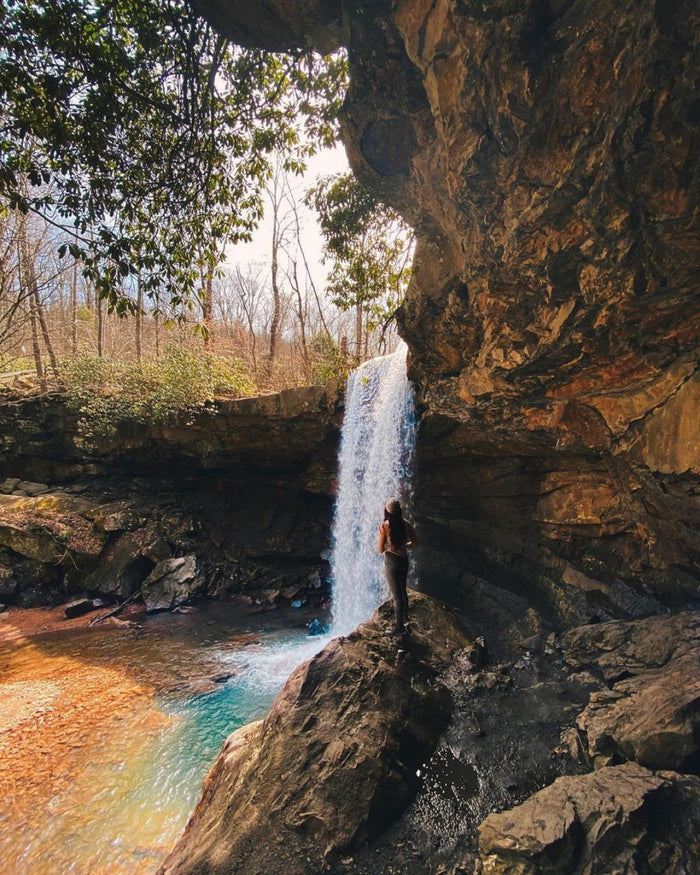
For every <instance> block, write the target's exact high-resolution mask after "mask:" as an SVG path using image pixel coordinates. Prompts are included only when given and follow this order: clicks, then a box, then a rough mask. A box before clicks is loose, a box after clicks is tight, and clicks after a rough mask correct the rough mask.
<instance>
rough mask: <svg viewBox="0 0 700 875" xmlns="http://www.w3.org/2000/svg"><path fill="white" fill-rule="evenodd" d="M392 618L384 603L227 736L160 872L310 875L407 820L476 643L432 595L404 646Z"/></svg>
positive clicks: (416, 608)
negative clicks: (448, 676)
mask: <svg viewBox="0 0 700 875" xmlns="http://www.w3.org/2000/svg"><path fill="white" fill-rule="evenodd" d="M391 619H392V609H391V606H390V605H389V604H386V605H384V606H383V607H382V608H381V609H380V610H379V611H378V612H377V613H376V614H375V615H374V617H373V618H372V619H371V620H370V621H369V622H367V623H365V624H363V625H361V626H360V627H359V628H358V629H357V630H356V631H355V632H353V633H352V634H351V635H349V636H348V637H346V638H337V639H335V640H333V641H331V643H330V644H328V646H327V647H326V648H325V649H324V650H323V651H322V652H321V653H319V654H318V655H317V656H315V657H314V658H313V659H311V660H310V661H309V662H306V663H304V664H303V665H301V666H299V668H297V669H296V671H294V673H293V674H292V675H291V677H290V678H289V680H288V681H287V683H286V685H285V686H284V688H283V690H282V692H281V693H280V694H279V696H278V697H277V699H276V701H275V703H274V704H273V706H272V708H271V709H270V712H269V714H268V716H267V717H266V718H265V720H264V721H263V722H261V723H259V724H254V725H252V726H250V727H246V728H245V729H243V730H241V731H239V733H235V734H234V735H233V736H231V738H230V739H229V740H228V741H227V742H226V744H225V745H224V748H223V749H222V752H221V754H220V756H219V759H218V760H217V762H216V763H215V765H214V767H213V769H212V771H211V772H210V774H209V776H208V778H207V780H206V782H205V785H204V789H203V792H202V797H201V799H200V801H199V804H198V805H197V808H196V810H195V812H194V814H193V815H192V818H191V820H190V822H189V824H188V825H187V829H186V830H185V833H184V835H183V837H182V839H181V840H180V842H179V843H178V844H177V846H176V847H175V849H174V850H173V852H172V853H171V855H170V856H169V857H168V859H167V860H166V862H165V864H164V866H163V868H162V870H161V871H162V872H163V873H175V872H178V873H184V872H199V873H204V872H208V873H215V872H217V873H228V872H248V873H251V875H253V873H267V875H273V873H280V875H281V873H285V875H291V873H302V872H313V871H317V870H319V869H321V868H323V867H324V866H325V865H326V864H327V863H328V862H329V861H332V860H334V859H336V858H337V857H338V855H339V854H340V853H341V852H344V851H348V850H351V849H353V848H355V847H357V846H358V845H361V844H362V843H363V842H366V841H367V840H368V839H372V838H374V837H375V836H377V835H378V834H379V833H380V832H381V831H382V830H383V829H385V828H386V826H387V825H388V824H389V823H390V822H391V821H392V820H393V819H394V818H395V817H396V816H397V815H398V814H400V812H401V811H402V810H403V809H404V808H405V807H406V806H407V805H408V803H409V802H410V801H411V799H412V798H413V796H414V794H415V792H416V789H417V786H418V778H417V774H416V773H417V771H418V770H419V768H420V766H421V765H422V764H423V763H424V762H425V760H426V759H427V758H428V757H429V755H430V754H431V752H432V750H433V748H434V747H435V744H436V743H437V740H438V738H439V736H440V733H441V732H442V730H443V729H444V727H445V726H446V724H447V721H448V719H449V716H450V713H451V710H452V701H451V696H450V694H449V692H448V690H447V688H446V687H445V686H444V685H443V683H442V682H441V679H440V675H441V673H442V672H444V671H445V669H446V668H447V667H448V666H449V665H450V663H451V662H452V660H453V658H454V657H455V654H456V653H457V652H459V651H461V650H463V649H464V648H466V647H467V646H468V645H469V644H470V639H469V637H468V635H467V633H466V631H465V630H464V628H463V626H462V624H461V622H460V621H459V619H458V618H457V616H456V615H455V614H454V613H452V612H451V611H450V610H449V609H447V608H445V607H444V606H442V605H440V604H439V603H437V602H435V601H434V600H432V599H430V598H428V597H426V596H420V595H417V594H413V595H411V597H410V623H411V631H410V636H409V638H408V639H406V641H405V642H401V643H400V646H399V644H398V643H397V641H396V639H394V638H393V637H389V636H387V635H386V634H385V632H386V631H387V629H388V628H389V627H390V623H391Z"/></svg>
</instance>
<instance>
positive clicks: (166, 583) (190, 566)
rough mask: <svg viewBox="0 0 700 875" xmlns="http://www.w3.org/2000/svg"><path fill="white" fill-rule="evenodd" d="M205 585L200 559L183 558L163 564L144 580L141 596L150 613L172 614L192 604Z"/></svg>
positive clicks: (193, 557) (165, 560)
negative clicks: (170, 611)
mask: <svg viewBox="0 0 700 875" xmlns="http://www.w3.org/2000/svg"><path fill="white" fill-rule="evenodd" d="M205 585H206V580H205V579H204V578H203V577H202V575H201V572H200V570H199V566H198V564H197V557H196V556H194V555H191V556H180V557H177V558H172V559H164V560H163V561H162V562H159V563H158V564H157V565H156V567H155V568H154V569H153V571H151V573H150V574H149V575H148V577H147V578H146V579H145V580H144V582H143V584H142V586H141V594H142V596H143V600H144V601H145V602H146V609H147V610H148V611H169V610H172V608H176V607H178V606H179V605H184V604H186V603H187V602H189V601H191V599H193V598H194V597H195V596H197V595H199V594H200V593H201V591H202V589H203V588H204V586H205Z"/></svg>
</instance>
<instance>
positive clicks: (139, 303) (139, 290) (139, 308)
mask: <svg viewBox="0 0 700 875" xmlns="http://www.w3.org/2000/svg"><path fill="white" fill-rule="evenodd" d="M142 317H143V286H142V285H141V274H140V273H139V275H138V276H137V277H136V332H135V338H134V339H135V341H136V361H137V362H140V361H141V325H142Z"/></svg>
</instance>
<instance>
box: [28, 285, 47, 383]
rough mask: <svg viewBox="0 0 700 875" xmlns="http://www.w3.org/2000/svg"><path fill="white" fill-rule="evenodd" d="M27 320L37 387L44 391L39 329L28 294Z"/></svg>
mask: <svg viewBox="0 0 700 875" xmlns="http://www.w3.org/2000/svg"><path fill="white" fill-rule="evenodd" d="M29 321H30V323H31V326H32V350H33V351H34V367H35V368H36V375H37V377H38V379H39V388H40V389H41V391H42V392H46V388H47V386H46V376H45V374H44V366H43V364H42V362H41V348H40V346H39V330H38V328H37V324H36V305H35V303H34V295H32V294H30V295H29Z"/></svg>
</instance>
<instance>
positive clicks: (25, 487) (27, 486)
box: [15, 480, 49, 498]
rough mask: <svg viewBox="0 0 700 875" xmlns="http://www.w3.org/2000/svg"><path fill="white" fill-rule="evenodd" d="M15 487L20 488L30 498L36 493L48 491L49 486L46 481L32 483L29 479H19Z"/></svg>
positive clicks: (41, 493) (40, 493)
mask: <svg viewBox="0 0 700 875" xmlns="http://www.w3.org/2000/svg"><path fill="white" fill-rule="evenodd" d="M15 489H18V490H20V491H21V492H23V493H24V494H25V495H28V496H30V497H32V498H33V497H34V496H36V495H43V494H44V493H46V492H48V491H49V487H48V485H47V484H46V483H32V482H31V481H29V480H20V482H19V483H18V484H17V485H16V487H15Z"/></svg>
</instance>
